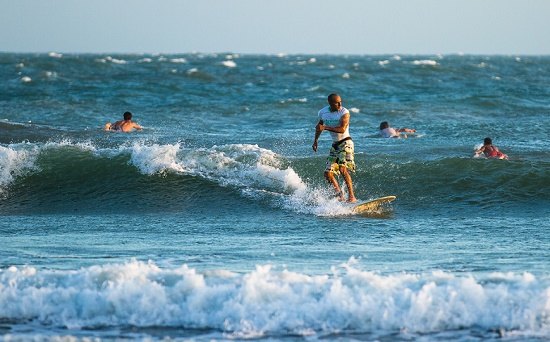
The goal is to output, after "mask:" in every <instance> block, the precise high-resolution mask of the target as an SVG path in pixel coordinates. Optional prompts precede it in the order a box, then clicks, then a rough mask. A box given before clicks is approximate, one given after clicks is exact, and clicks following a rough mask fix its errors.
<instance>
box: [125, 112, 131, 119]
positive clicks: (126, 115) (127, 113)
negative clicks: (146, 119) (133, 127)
mask: <svg viewBox="0 0 550 342" xmlns="http://www.w3.org/2000/svg"><path fill="white" fill-rule="evenodd" d="M124 120H132V113H130V112H124Z"/></svg>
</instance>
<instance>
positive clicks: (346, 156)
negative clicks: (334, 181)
mask: <svg viewBox="0 0 550 342" xmlns="http://www.w3.org/2000/svg"><path fill="white" fill-rule="evenodd" d="M353 148H354V145H353V140H351V139H347V140H344V141H337V142H335V143H334V144H332V148H331V149H330V153H329V155H328V157H327V165H326V167H325V171H326V172H332V173H334V174H335V175H339V174H340V165H342V166H345V167H346V168H347V169H348V171H351V172H355V161H354V158H353V153H354V150H353Z"/></svg>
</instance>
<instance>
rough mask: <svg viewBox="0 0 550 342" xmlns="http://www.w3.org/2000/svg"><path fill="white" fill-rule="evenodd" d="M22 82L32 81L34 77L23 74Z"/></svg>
mask: <svg viewBox="0 0 550 342" xmlns="http://www.w3.org/2000/svg"><path fill="white" fill-rule="evenodd" d="M21 82H23V83H28V82H32V78H30V77H29V76H23V77H21Z"/></svg>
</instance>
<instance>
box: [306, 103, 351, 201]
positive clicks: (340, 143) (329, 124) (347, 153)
mask: <svg viewBox="0 0 550 342" xmlns="http://www.w3.org/2000/svg"><path fill="white" fill-rule="evenodd" d="M328 104H329V105H328V106H326V107H323V108H322V109H321V110H320V111H319V113H318V117H319V123H317V126H315V140H313V145H312V148H313V151H315V152H317V140H318V139H319V136H321V133H322V132H323V131H329V133H330V136H331V137H332V141H333V143H332V147H331V149H330V153H329V155H328V158H327V164H326V167H325V173H324V176H325V178H326V179H327V181H328V182H329V183H330V184H331V185H332V186H333V187H334V189H335V190H336V196H338V200H339V201H343V200H344V199H345V198H344V195H343V193H342V191H341V190H340V186H339V185H338V181H337V180H336V178H335V175H336V176H337V175H339V174H341V175H342V177H343V178H344V181H345V183H346V186H347V188H348V195H349V197H348V200H347V202H349V203H355V202H357V199H356V198H355V195H354V193H353V183H352V181H351V176H350V174H349V172H350V171H351V172H355V161H354V155H353V153H354V151H353V148H354V145H353V141H352V140H351V136H350V134H349V120H350V114H349V111H348V110H347V109H346V108H344V107H342V99H341V98H340V96H339V95H338V94H330V95H329V96H328Z"/></svg>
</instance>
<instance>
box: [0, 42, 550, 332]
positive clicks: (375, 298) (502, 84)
mask: <svg viewBox="0 0 550 342" xmlns="http://www.w3.org/2000/svg"><path fill="white" fill-rule="evenodd" d="M0 82H1V91H0V341H71V342H72V341H115V340H116V341H120V340H123V341H161V340H162V341H172V340H174V341H184V340H185V341H189V340H196V341H206V340H208V341H211V340H231V341H242V340H268V341H316V340H339V341H375V340H377V341H442V340H458V341H479V340H488V341H492V340H493V341H502V340H505V341H526V340H527V341H548V340H550V220H549V217H550V191H549V189H550V133H549V132H550V130H549V129H548V127H550V56H521V55H518V56H515V55H511V56H480V55H467V54H450V55H287V54H279V55H241V54H235V53H220V54H202V53H188V54H181V55H165V54H128V55H125V54H62V53H54V52H52V53H42V54H17V53H0ZM330 93H338V94H339V95H340V96H341V97H342V100H343V106H344V107H346V108H347V109H348V110H349V111H350V115H351V119H350V133H351V136H352V138H353V141H354V143H355V162H356V165H357V170H356V172H355V173H354V174H353V175H352V178H353V182H354V187H355V195H356V196H357V198H358V199H359V200H360V201H367V200H371V199H374V198H378V197H382V196H388V195H394V196H396V200H395V201H393V202H392V203H390V204H386V205H384V206H382V207H381V208H379V209H378V210H376V211H373V212H371V213H368V214H365V215H354V214H353V212H352V205H350V204H347V203H342V202H339V201H338V199H337V198H335V197H334V196H333V190H332V189H330V187H329V185H328V184H327V183H326V180H325V179H324V177H323V171H324V167H325V159H326V156H327V154H328V151H329V149H330V144H331V141H330V137H329V134H328V133H326V132H323V134H322V135H321V138H320V140H319V150H318V152H317V153H315V152H314V151H313V150H312V147H311V145H312V143H313V138H314V133H315V125H316V123H317V121H318V119H317V112H318V111H319V110H320V109H321V108H322V107H324V106H326V105H327V96H328V95H329V94H330ZM125 111H130V112H132V113H133V121H134V122H136V123H138V124H139V125H141V126H143V130H138V131H134V132H130V133H119V132H110V131H105V130H104V128H103V127H104V125H105V124H106V123H108V122H114V121H116V120H121V119H122V114H123V113H124V112H125ZM383 121H388V122H389V124H390V125H391V126H392V127H407V128H413V129H415V130H416V131H417V132H416V133H407V134H406V135H407V137H404V136H402V137H401V138H382V137H381V136H380V135H379V125H380V123H381V122H383ZM486 137H490V138H492V140H493V143H494V145H495V146H497V147H498V148H499V149H500V150H501V151H502V152H503V153H505V154H506V155H508V157H509V159H508V160H499V159H495V158H491V159H488V158H485V157H484V156H483V155H481V156H478V157H477V158H476V157H474V152H475V151H476V150H477V149H479V148H480V147H481V146H482V144H483V139H484V138H486ZM339 180H340V182H342V179H341V178H340V179H339ZM344 188H345V187H344Z"/></svg>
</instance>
